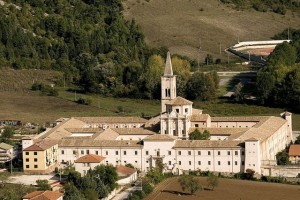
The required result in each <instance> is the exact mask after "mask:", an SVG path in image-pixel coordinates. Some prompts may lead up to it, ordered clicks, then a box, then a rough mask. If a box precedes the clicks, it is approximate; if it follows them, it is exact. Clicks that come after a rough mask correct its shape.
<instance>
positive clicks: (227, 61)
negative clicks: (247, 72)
mask: <svg viewBox="0 0 300 200" xmlns="http://www.w3.org/2000/svg"><path fill="white" fill-rule="evenodd" d="M227 64H229V53H228V52H227Z"/></svg>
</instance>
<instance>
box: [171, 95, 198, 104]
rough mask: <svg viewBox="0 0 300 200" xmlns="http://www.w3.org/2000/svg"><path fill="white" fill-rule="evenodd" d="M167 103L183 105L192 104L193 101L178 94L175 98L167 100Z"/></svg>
mask: <svg viewBox="0 0 300 200" xmlns="http://www.w3.org/2000/svg"><path fill="white" fill-rule="evenodd" d="M166 104H167V105H172V106H182V105H192V104H193V102H191V101H189V100H187V99H185V98H182V97H179V96H178V97H176V98H175V99H173V100H171V101H170V102H167V103H166Z"/></svg>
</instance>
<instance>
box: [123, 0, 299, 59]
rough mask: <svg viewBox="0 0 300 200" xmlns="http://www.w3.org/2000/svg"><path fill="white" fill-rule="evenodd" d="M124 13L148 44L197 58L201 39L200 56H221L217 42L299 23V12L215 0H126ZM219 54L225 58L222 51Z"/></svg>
mask: <svg viewBox="0 0 300 200" xmlns="http://www.w3.org/2000/svg"><path fill="white" fill-rule="evenodd" d="M124 15H125V18H126V19H132V18H134V19H135V20H136V21H137V23H138V24H139V25H141V27H142V30H143V31H144V33H145V36H146V37H145V39H146V42H147V44H149V45H151V46H166V47H168V48H169V49H170V50H171V52H172V53H178V54H182V55H187V56H189V57H193V58H197V50H196V48H198V47H199V40H200V39H201V58H202V60H204V56H206V54H207V53H212V54H214V57H216V58H217V57H220V55H219V52H220V43H221V49H222V50H223V49H225V47H229V46H230V45H232V44H234V43H236V42H238V40H240V41H246V40H267V39H270V38H271V37H272V36H274V35H275V34H276V33H279V32H281V31H283V30H284V29H286V28H288V27H293V28H296V29H299V27H300V13H299V12H292V11H288V12H287V13H286V14H285V15H281V14H276V13H274V12H257V11H255V10H254V9H247V10H237V9H234V8H233V6H232V5H228V4H222V3H220V1H218V0H201V1H199V0H165V1H161V0H126V1H124ZM222 57H223V59H225V58H226V59H227V55H226V54H225V53H224V52H222Z"/></svg>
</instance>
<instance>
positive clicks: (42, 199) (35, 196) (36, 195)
mask: <svg viewBox="0 0 300 200" xmlns="http://www.w3.org/2000/svg"><path fill="white" fill-rule="evenodd" d="M62 196H63V194H62V193H60V192H54V191H48V190H47V191H34V192H31V193H29V194H27V195H25V196H24V197H23V199H30V200H57V199H58V198H60V197H62Z"/></svg>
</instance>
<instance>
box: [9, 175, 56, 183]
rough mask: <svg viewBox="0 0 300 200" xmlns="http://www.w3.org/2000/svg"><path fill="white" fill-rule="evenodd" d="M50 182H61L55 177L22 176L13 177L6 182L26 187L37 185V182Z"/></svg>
mask: <svg viewBox="0 0 300 200" xmlns="http://www.w3.org/2000/svg"><path fill="white" fill-rule="evenodd" d="M45 179H46V180H48V181H49V183H53V182H55V181H59V177H56V176H53V175H21V176H11V177H9V179H8V180H7V181H6V182H8V183H21V184H24V185H36V181H37V180H45Z"/></svg>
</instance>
